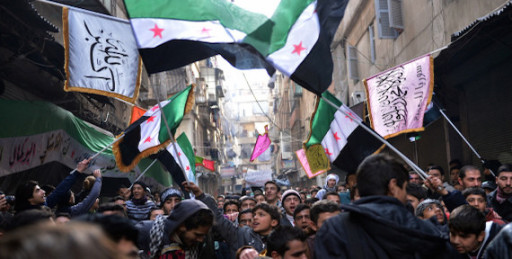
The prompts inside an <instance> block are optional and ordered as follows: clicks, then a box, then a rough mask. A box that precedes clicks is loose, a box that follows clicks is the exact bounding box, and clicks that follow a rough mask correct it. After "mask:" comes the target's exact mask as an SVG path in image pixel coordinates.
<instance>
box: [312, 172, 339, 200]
mask: <svg viewBox="0 0 512 259" xmlns="http://www.w3.org/2000/svg"><path fill="white" fill-rule="evenodd" d="M339 180H340V177H339V176H338V175H337V174H328V175H327V177H326V178H325V185H324V188H322V189H321V190H320V191H318V193H317V194H316V196H315V197H316V198H318V199H319V200H321V199H323V198H324V195H325V194H326V193H328V192H336V190H337V187H336V185H337V184H338V182H339Z"/></svg>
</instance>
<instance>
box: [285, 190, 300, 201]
mask: <svg viewBox="0 0 512 259" xmlns="http://www.w3.org/2000/svg"><path fill="white" fill-rule="evenodd" d="M290 195H295V196H297V197H299V201H300V202H301V203H302V199H301V198H300V194H299V192H298V191H296V190H293V189H290V190H286V191H285V192H284V193H283V195H282V196H281V202H284V200H285V199H286V197H288V196H290Z"/></svg>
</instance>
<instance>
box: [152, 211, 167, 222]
mask: <svg viewBox="0 0 512 259" xmlns="http://www.w3.org/2000/svg"><path fill="white" fill-rule="evenodd" d="M158 215H164V210H153V211H151V215H150V216H149V219H150V220H155V219H156V216H158Z"/></svg>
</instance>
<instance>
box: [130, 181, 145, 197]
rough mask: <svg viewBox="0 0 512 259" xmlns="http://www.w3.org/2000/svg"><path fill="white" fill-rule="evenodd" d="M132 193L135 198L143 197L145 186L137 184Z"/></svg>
mask: <svg viewBox="0 0 512 259" xmlns="http://www.w3.org/2000/svg"><path fill="white" fill-rule="evenodd" d="M132 194H133V198H134V199H142V198H143V197H144V188H142V186H141V185H140V184H135V185H133V187H132Z"/></svg>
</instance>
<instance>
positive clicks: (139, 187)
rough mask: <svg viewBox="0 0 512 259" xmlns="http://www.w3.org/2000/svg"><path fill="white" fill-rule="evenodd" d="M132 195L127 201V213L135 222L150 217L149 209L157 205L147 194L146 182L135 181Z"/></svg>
mask: <svg viewBox="0 0 512 259" xmlns="http://www.w3.org/2000/svg"><path fill="white" fill-rule="evenodd" d="M131 192H132V197H131V199H129V200H127V201H126V214H127V215H128V218H130V219H132V220H134V221H135V222H138V221H141V220H145V219H148V218H149V216H148V215H149V211H150V210H151V208H152V207H156V205H155V203H154V202H153V201H151V200H149V199H148V198H147V196H146V184H145V183H143V182H141V181H136V182H134V183H133V185H132V188H131Z"/></svg>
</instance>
